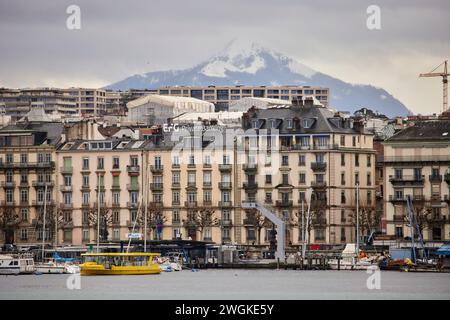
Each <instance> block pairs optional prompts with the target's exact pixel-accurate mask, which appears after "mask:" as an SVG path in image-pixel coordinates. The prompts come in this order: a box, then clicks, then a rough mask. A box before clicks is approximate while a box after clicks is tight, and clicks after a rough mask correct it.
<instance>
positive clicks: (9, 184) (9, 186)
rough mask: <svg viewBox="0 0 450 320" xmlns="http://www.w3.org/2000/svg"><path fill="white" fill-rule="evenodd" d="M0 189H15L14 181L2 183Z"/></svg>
mask: <svg viewBox="0 0 450 320" xmlns="http://www.w3.org/2000/svg"><path fill="white" fill-rule="evenodd" d="M1 186H2V188H5V189H7V188H15V187H16V183H15V182H14V181H11V182H7V181H2V183H1Z"/></svg>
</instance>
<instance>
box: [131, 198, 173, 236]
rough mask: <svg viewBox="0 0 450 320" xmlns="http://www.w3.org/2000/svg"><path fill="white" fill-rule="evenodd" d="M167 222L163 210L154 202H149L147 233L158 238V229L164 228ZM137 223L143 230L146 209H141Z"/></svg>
mask: <svg viewBox="0 0 450 320" xmlns="http://www.w3.org/2000/svg"><path fill="white" fill-rule="evenodd" d="M166 221H167V218H166V217H165V216H164V213H163V210H162V208H161V207H160V206H158V205H157V204H156V203H154V202H149V203H148V204H147V232H153V234H154V235H155V236H156V235H157V232H156V231H157V229H158V227H159V226H161V227H162V225H163V224H164V223H165V222H166ZM137 223H138V224H139V225H140V226H142V227H143V228H144V227H145V207H142V206H141V208H140V209H139V214H138V217H137ZM143 232H144V231H143ZM158 240H160V239H158Z"/></svg>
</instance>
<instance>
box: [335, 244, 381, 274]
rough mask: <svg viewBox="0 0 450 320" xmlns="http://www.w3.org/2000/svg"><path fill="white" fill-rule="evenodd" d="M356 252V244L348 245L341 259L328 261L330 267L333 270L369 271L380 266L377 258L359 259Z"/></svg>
mask: <svg viewBox="0 0 450 320" xmlns="http://www.w3.org/2000/svg"><path fill="white" fill-rule="evenodd" d="M356 252H357V248H356V244H354V243H347V244H346V245H345V248H344V250H343V251H342V253H341V259H331V260H329V261H328V265H329V266H330V268H331V269H332V270H338V269H340V270H367V269H369V268H373V267H377V266H378V262H377V261H376V258H375V257H373V258H369V257H364V258H359V259H358V256H357V253H356Z"/></svg>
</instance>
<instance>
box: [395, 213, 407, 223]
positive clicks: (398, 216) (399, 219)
mask: <svg viewBox="0 0 450 320" xmlns="http://www.w3.org/2000/svg"><path fill="white" fill-rule="evenodd" d="M405 218H406V216H405V215H402V214H394V216H393V217H392V221H394V222H404V221H405Z"/></svg>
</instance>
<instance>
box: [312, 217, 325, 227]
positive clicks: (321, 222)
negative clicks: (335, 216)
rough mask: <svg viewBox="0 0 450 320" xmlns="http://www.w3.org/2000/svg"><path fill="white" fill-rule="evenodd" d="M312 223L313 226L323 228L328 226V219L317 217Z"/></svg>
mask: <svg viewBox="0 0 450 320" xmlns="http://www.w3.org/2000/svg"><path fill="white" fill-rule="evenodd" d="M311 222H312V224H313V225H322V226H323V225H326V224H327V219H326V218H319V217H317V218H313V219H312V221H311Z"/></svg>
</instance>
